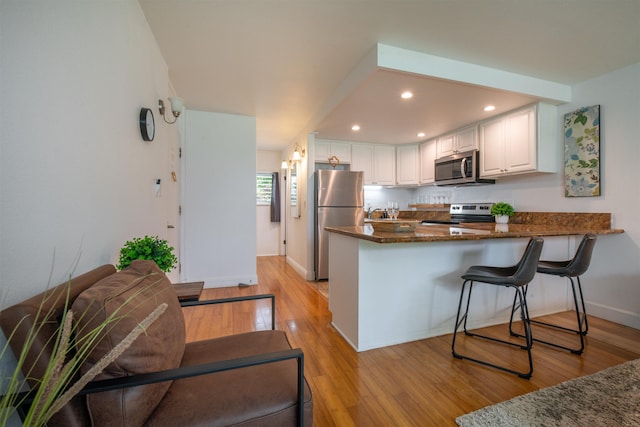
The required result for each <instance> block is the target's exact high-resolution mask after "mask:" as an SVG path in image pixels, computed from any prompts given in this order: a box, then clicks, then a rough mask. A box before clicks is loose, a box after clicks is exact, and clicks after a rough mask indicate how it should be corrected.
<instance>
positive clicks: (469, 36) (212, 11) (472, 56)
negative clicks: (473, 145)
mask: <svg viewBox="0 0 640 427" xmlns="http://www.w3.org/2000/svg"><path fill="white" fill-rule="evenodd" d="M139 3H140V5H141V7H142V10H143V12H144V14H145V16H146V18H147V21H148V22H149V25H150V27H151V30H152V31H153V34H154V36H155V38H156V40H157V43H158V45H159V46H160V50H161V51H162V54H163V56H164V58H165V60H166V62H167V65H168V67H169V77H170V80H171V83H172V85H173V88H174V90H175V92H176V93H177V94H178V95H179V96H180V97H182V98H183V99H184V102H185V104H186V106H187V108H188V109H193V110H203V111H214V112H221V113H231V114H240V115H249V116H255V117H256V121H257V148H258V149H259V150H278V151H279V150H282V149H284V148H285V147H287V146H290V145H291V144H292V143H293V142H294V141H296V139H297V138H300V137H303V136H304V135H305V134H306V133H308V132H311V131H315V132H317V137H318V138H323V139H343V140H350V141H366V142H380V143H408V142H417V141H420V140H424V139H427V138H429V137H433V136H437V135H438V134H441V133H443V132H445V131H448V130H452V129H454V128H457V127H460V126H463V125H465V124H467V123H471V122H474V121H477V120H480V119H482V118H485V117H486V115H487V113H485V112H484V111H482V107H483V106H484V105H485V104H488V103H491V104H494V105H495V106H496V110H495V111H494V112H493V113H491V114H497V113H500V112H502V111H508V110H509V109H512V108H515V107H518V106H521V105H525V104H528V103H531V102H532V101H535V100H537V99H541V98H544V96H540V95H539V94H537V93H536V92H535V91H530V92H527V93H524V94H523V93H522V92H521V91H519V90H517V89H513V88H511V89H505V88H504V87H502V85H501V82H500V81H498V80H500V79H499V78H498V79H494V80H495V84H493V83H486V82H485V83H477V82H469V81H467V82H461V81H460V79H458V78H456V77H453V76H452V77H451V78H449V77H446V76H442V75H440V76H433V75H431V73H430V72H419V73H416V72H410V71H407V70H406V69H405V70H398V69H395V68H392V67H381V66H379V65H378V64H373V67H370V68H369V69H367V70H366V72H362V69H363V68H362V64H363V63H364V62H366V61H367V58H369V57H370V56H371V52H372V51H375V49H376V46H377V45H378V44H384V45H388V46H392V47H395V48H400V49H403V50H406V51H407V52H414V53H416V55H418V57H419V55H424V54H426V55H428V56H429V58H432V59H433V58H435V59H436V60H437V59H438V58H442V59H443V60H445V61H450V62H451V64H453V65H454V67H453V68H452V70H455V69H456V67H455V66H456V64H459V68H464V67H465V66H467V65H470V64H473V66H481V67H485V68H486V69H488V70H489V71H493V72H494V76H499V75H500V74H499V73H500V72H509V73H513V75H515V76H516V77H517V76H523V77H525V78H526V79H529V80H526V79H525V80H526V81H525V83H524V85H525V86H527V85H529V86H536V85H537V83H539V82H542V83H549V84H560V85H565V86H566V87H569V86H571V85H573V84H575V83H579V82H581V81H584V80H588V79H591V78H594V77H597V76H600V75H602V74H606V73H608V72H610V71H613V70H617V69H620V68H623V67H625V66H628V65H632V64H635V63H638V62H640V47H639V46H640V0H562V1H559V0H536V1H529V2H525V1H520V0H482V1H479V0H448V1H445V0H139ZM376 65H377V66H376ZM481 71H482V70H481ZM452 74H455V73H452ZM467 74H468V75H472V74H474V73H473V72H468V73H467ZM405 90H411V91H412V92H413V93H414V96H413V98H411V99H410V100H402V99H401V98H400V93H401V92H403V91H405ZM525 92H526V91H525ZM559 102H562V101H558V100H556V103H559ZM354 123H358V124H359V125H360V126H361V130H360V131H359V132H357V133H356V132H353V131H351V126H352V124H354ZM418 132H424V133H425V136H423V137H418V136H417V133H418Z"/></svg>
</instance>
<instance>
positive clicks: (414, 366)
mask: <svg viewBox="0 0 640 427" xmlns="http://www.w3.org/2000/svg"><path fill="white" fill-rule="evenodd" d="M257 267H258V285H256V286H251V287H246V288H239V287H233V288H222V289H205V291H204V293H203V296H202V298H203V299H206V298H217V297H226V296H232V295H243V294H256V293H267V292H270V293H274V294H275V295H276V326H277V329H282V330H284V331H286V332H287V335H288V337H289V340H290V341H291V344H292V345H293V346H294V347H300V348H302V350H303V351H304V354H305V376H306V378H307V381H308V382H309V385H310V387H311V390H312V392H313V399H314V425H315V426H316V427H324V426H340V427H343V426H455V421H454V420H455V418H456V417H457V416H459V415H462V414H465V413H467V412H471V411H474V410H476V409H479V408H481V407H484V406H487V405H491V404H493V403H497V402H501V401H504V400H507V399H510V398H512V397H515V396H519V395H521V394H524V393H528V392H531V391H534V390H537V389H539V388H542V387H547V386H551V385H554V384H558V383H560V382H562V381H565V380H568V379H571V378H575V377H579V376H583V375H587V374H591V373H594V372H597V371H600V370H602V369H604V368H607V367H609V366H613V365H617V364H620V363H622V362H625V361H627V360H633V359H636V358H638V357H640V331H639V330H636V329H633V328H628V327H625V326H621V325H618V324H615V323H611V322H608V321H605V320H602V319H598V318H595V317H590V318H589V327H590V329H589V334H588V336H587V348H586V351H585V352H584V354H583V355H582V356H576V355H572V354H569V353H568V352H564V351H559V350H555V349H552V348H550V347H548V346H545V345H542V344H536V345H534V349H533V353H534V362H533V363H534V372H533V377H532V378H531V379H530V380H523V379H520V378H518V377H516V376H514V375H511V374H507V373H503V372H501V371H498V370H495V369H491V368H486V367H483V366H480V365H478V364H474V363H472V362H468V361H461V360H457V359H454V358H453V357H452V356H451V335H445V336H441V337H436V338H431V339H426V340H421V341H416V342H411V343H407V344H402V345H396V346H392V347H386V348H382V349H377V350H370V351H366V352H361V353H357V352H355V351H354V350H353V349H352V348H351V347H350V346H349V344H347V342H346V341H345V340H344V339H343V338H342V337H341V336H340V335H339V334H338V333H337V332H336V331H335V330H334V329H333V328H332V327H331V314H330V312H329V311H328V307H327V300H326V298H325V297H324V296H323V295H322V294H321V293H320V292H318V290H317V289H316V288H315V287H314V286H313V284H312V283H311V282H306V281H305V280H304V279H302V278H301V277H300V276H299V275H298V274H297V273H296V272H295V271H294V270H293V269H292V268H291V267H289V266H288V265H287V264H286V262H285V258H284V257H258V259H257ZM585 280H588V277H587V278H586V279H585ZM569 314H570V313H560V314H557V315H553V316H548V317H547V320H554V321H557V322H565V323H566V322H567V321H568V320H570V319H571V317H570V316H569ZM185 318H186V321H187V331H188V339H189V340H196V339H203V338H210V337H214V336H221V335H228V334H233V333H238V332H245V331H249V330H255V329H266V328H270V322H271V315H270V304H269V303H267V302H258V303H256V302H243V303H238V304H225V307H218V306H209V307H206V308H187V309H185ZM487 330H488V331H489V332H490V333H503V332H504V331H505V328H504V327H492V328H487ZM536 332H537V333H538V335H536V336H538V337H541V336H542V334H544V333H545V331H539V332H538V330H537V329H536ZM572 338H574V339H577V338H576V337H575V336H574V337H572ZM461 343H462V344H463V347H462V348H463V349H467V350H469V351H474V352H478V353H477V354H483V355H484V356H486V357H489V358H490V359H492V360H493V361H494V362H506V363H515V364H518V363H519V361H520V360H521V359H522V356H524V354H523V353H524V352H521V351H518V350H511V349H507V351H505V350H504V349H502V348H499V347H497V346H496V345H495V344H487V343H486V342H481V340H478V339H473V338H467V339H465V338H464V337H461ZM481 344H483V345H481ZM522 360H523V359H522ZM517 366H518V365H517ZM522 366H523V367H524V364H522Z"/></svg>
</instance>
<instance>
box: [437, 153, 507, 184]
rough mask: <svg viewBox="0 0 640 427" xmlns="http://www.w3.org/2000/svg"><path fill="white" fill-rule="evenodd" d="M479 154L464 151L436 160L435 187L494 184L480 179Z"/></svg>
mask: <svg viewBox="0 0 640 427" xmlns="http://www.w3.org/2000/svg"><path fill="white" fill-rule="evenodd" d="M479 163H480V153H479V152H478V150H471V151H465V152H464V153H456V154H452V155H450V156H446V157H441V158H439V159H436V162H435V175H436V179H435V182H436V185H453V186H462V185H479V184H495V182H496V181H495V180H493V179H482V178H480V164H479Z"/></svg>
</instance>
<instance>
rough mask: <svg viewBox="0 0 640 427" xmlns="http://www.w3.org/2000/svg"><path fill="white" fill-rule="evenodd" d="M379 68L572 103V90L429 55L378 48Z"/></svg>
mask: <svg viewBox="0 0 640 427" xmlns="http://www.w3.org/2000/svg"><path fill="white" fill-rule="evenodd" d="M377 65H378V67H380V68H384V69H388V70H392V71H401V72H405V73H412V74H418V75H423V76H425V77H432V78H439V79H445V80H451V81H456V82H461V83H468V84H472V85H477V86H483V87H488V88H493V89H500V90H506V91H509V92H516V93H522V94H525V95H530V96H535V97H539V98H541V99H543V100H546V101H548V102H551V103H554V104H562V103H565V102H570V101H571V86H568V85H563V84H560V83H555V82H551V81H548V80H542V79H537V78H534V77H529V76H525V75H522V74H515V73H510V72H508V71H503V70H498V69H495V68H489V67H483V66H480V65H475V64H469V63H467V62H461V61H454V60H452V59H448V58H442V57H439V56H433V55H428V54H426V53H420V52H415V51H411V50H407V49H401V48H397V47H393V46H389V45H385V44H381V43H378V45H377Z"/></svg>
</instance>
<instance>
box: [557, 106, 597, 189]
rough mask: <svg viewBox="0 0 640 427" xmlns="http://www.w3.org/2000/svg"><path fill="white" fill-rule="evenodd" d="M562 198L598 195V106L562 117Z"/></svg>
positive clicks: (581, 109)
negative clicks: (563, 196)
mask: <svg viewBox="0 0 640 427" xmlns="http://www.w3.org/2000/svg"><path fill="white" fill-rule="evenodd" d="M564 195H565V197H591V196H599V195H600V106H599V105H593V106H591V107H583V108H580V109H579V110H576V111H574V112H572V113H567V114H565V115H564Z"/></svg>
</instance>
